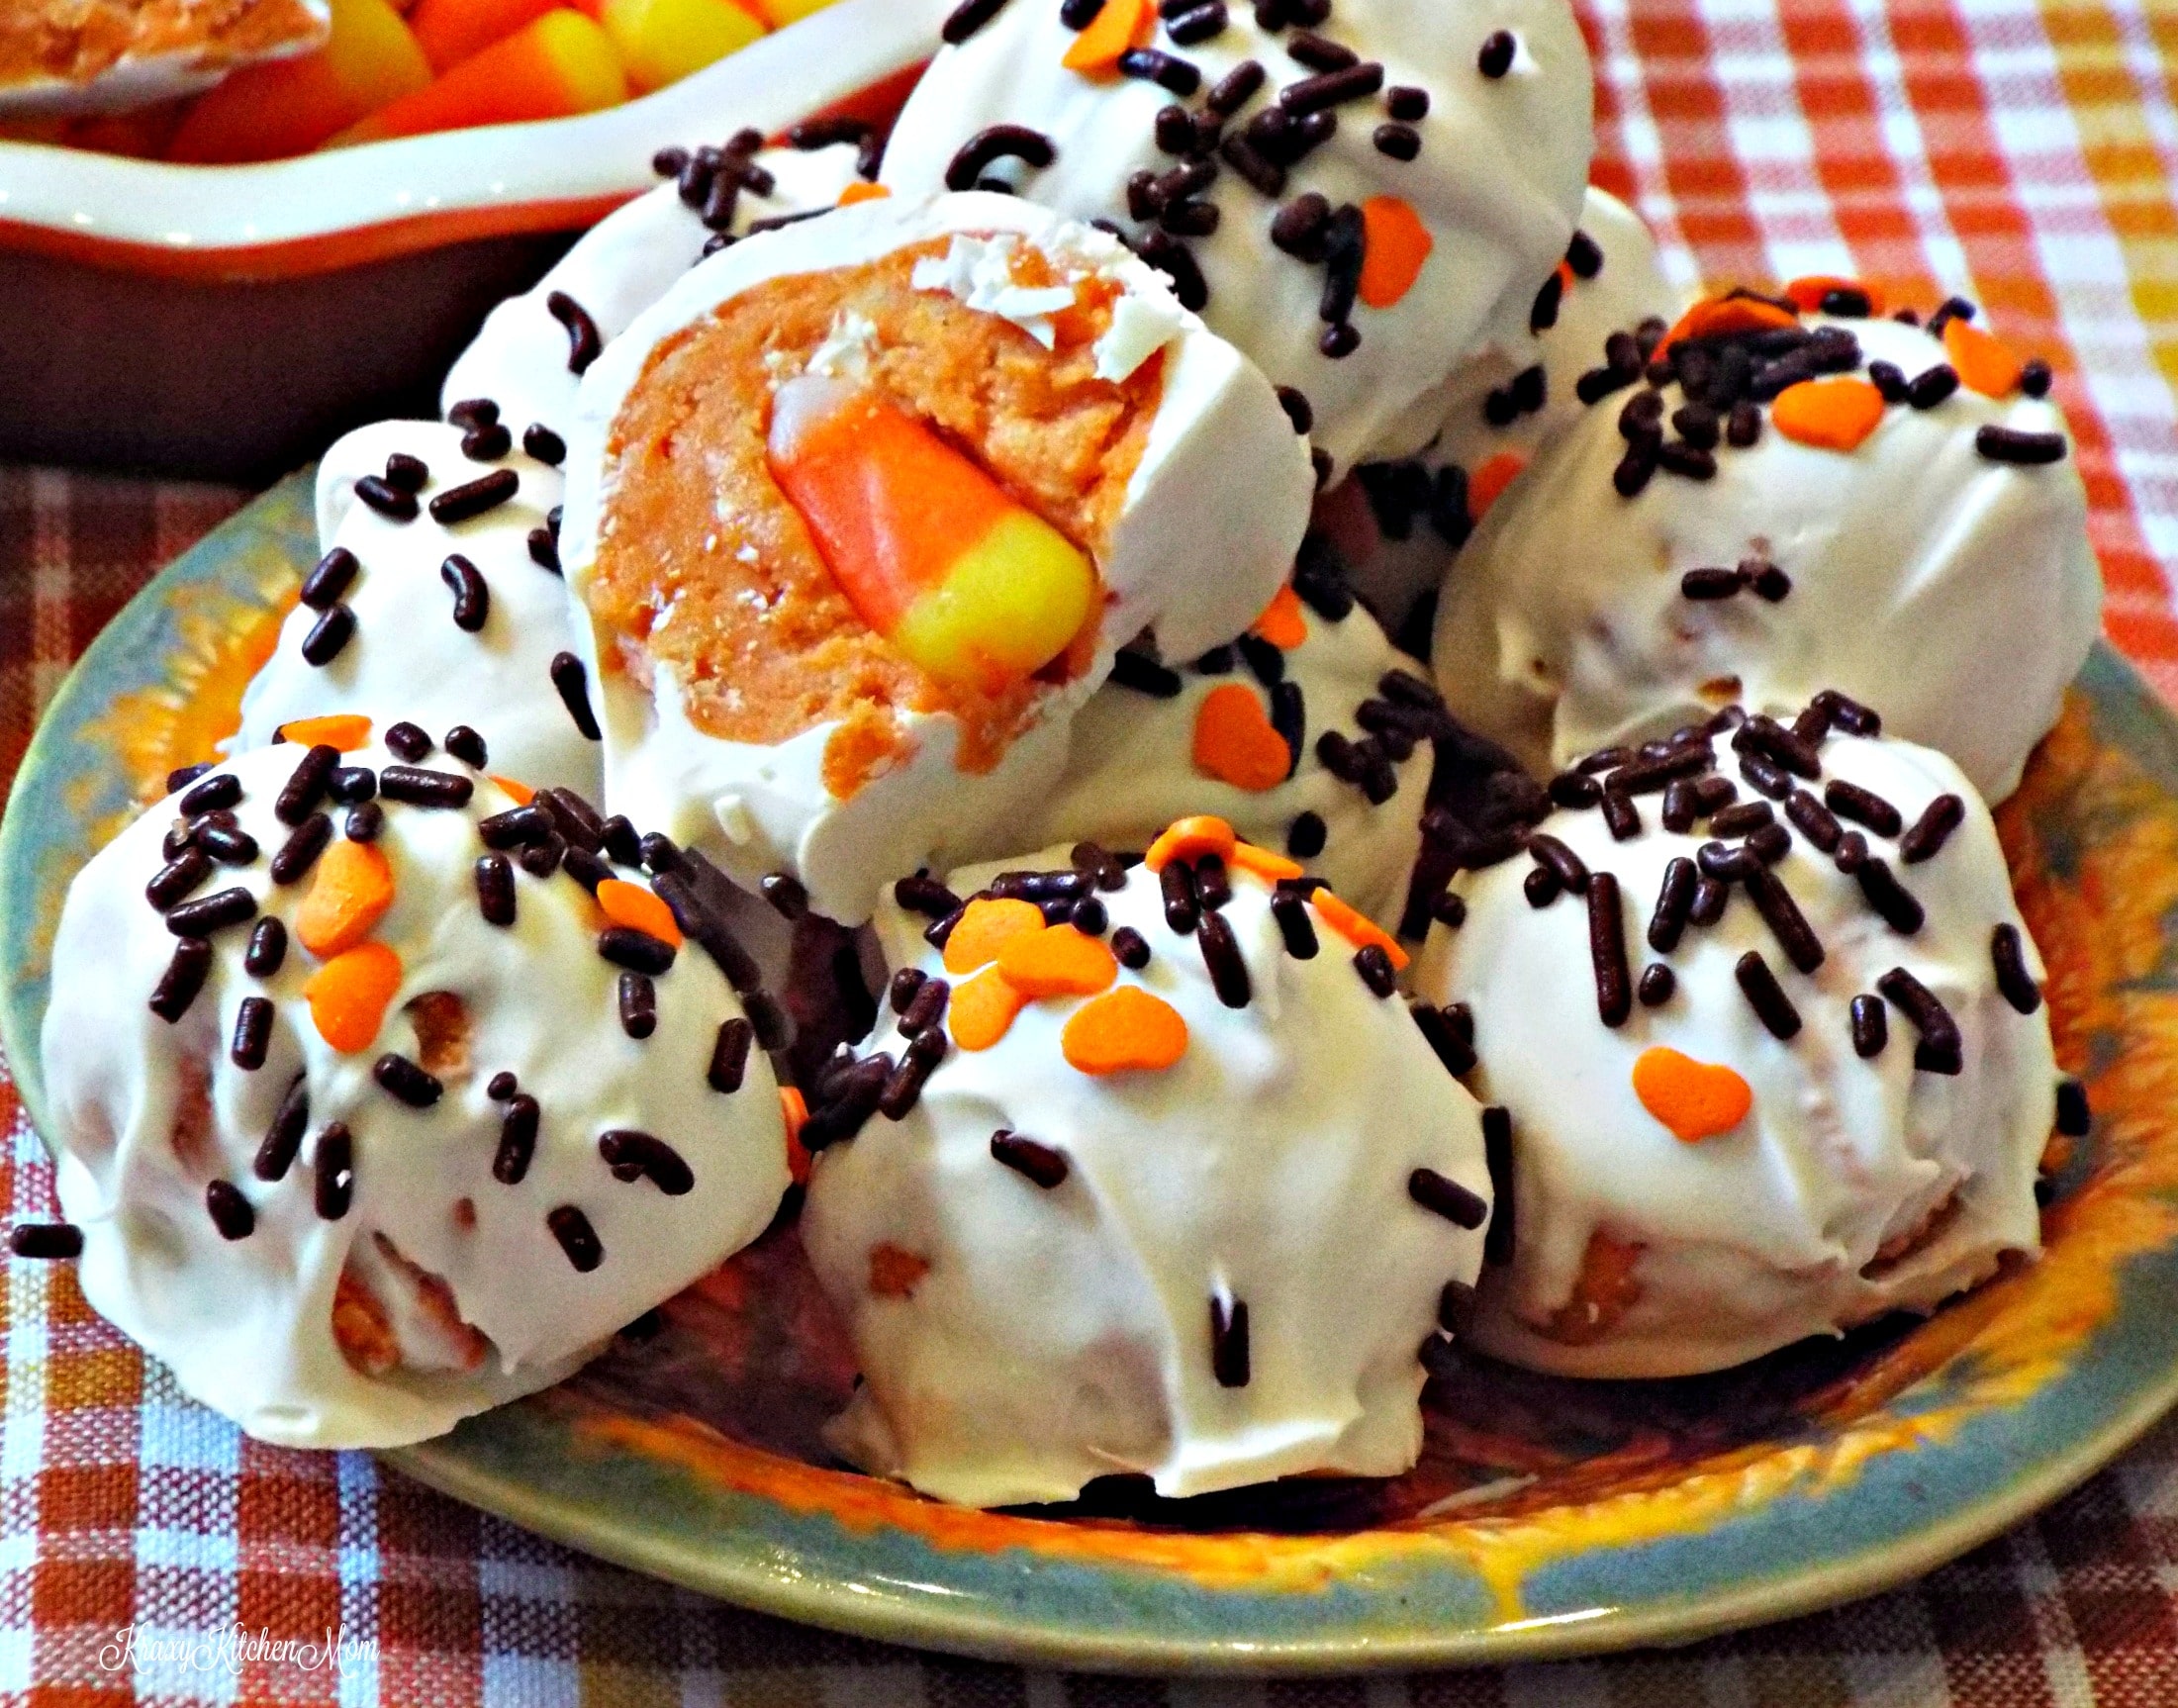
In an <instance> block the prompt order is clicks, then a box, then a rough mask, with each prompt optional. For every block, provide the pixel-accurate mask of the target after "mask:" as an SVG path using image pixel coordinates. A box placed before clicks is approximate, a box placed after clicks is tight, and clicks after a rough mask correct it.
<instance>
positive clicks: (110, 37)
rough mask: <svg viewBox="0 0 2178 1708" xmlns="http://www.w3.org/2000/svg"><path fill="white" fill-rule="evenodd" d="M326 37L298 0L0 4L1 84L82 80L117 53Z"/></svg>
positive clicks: (227, 52) (229, 51) (250, 51)
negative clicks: (54, 79) (49, 78)
mask: <svg viewBox="0 0 2178 1708" xmlns="http://www.w3.org/2000/svg"><path fill="white" fill-rule="evenodd" d="M325 36H326V24H325V22H324V20H322V19H320V18H318V17H315V16H314V15H313V14H312V13H311V12H310V11H309V10H308V9H307V8H306V7H304V6H303V5H301V4H300V3H299V0H212V3H211V4H205V3H203V0H51V3H49V4H44V5H41V4H39V3H37V0H31V4H29V5H27V6H17V5H8V6H0V89H5V88H7V87H9V86H10V85H12V84H21V83H32V82H38V81H41V80H43V79H44V78H47V77H56V78H59V79H60V80H62V81H63V82H69V83H79V84H80V83H88V82H90V81H91V80H92V79H93V78H95V77H98V76H100V75H101V74H103V73H104V72H107V71H110V70H112V69H113V67H114V66H115V65H117V64H118V63H120V61H121V60H123V59H124V58H129V57H132V56H134V57H137V58H145V59H148V58H156V57H158V56H160V55H163V54H168V53H185V52H189V51H191V50H194V51H196V52H197V53H199V54H200V55H201V56H202V57H203V59H204V60H205V61H206V62H207V63H209V64H221V63H225V62H227V61H229V60H243V59H254V58H261V57H262V56H264V55H265V54H267V53H271V52H275V51H277V50H278V49H280V48H282V47H290V46H296V45H315V44H316V43H318V42H320V41H323V40H324V39H325Z"/></svg>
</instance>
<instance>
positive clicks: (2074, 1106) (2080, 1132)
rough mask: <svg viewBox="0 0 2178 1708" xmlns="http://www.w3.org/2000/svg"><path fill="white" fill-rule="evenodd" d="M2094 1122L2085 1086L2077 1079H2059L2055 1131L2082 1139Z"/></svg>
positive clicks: (2072, 1137) (2068, 1136)
mask: <svg viewBox="0 0 2178 1708" xmlns="http://www.w3.org/2000/svg"><path fill="white" fill-rule="evenodd" d="M2094 1124H2095V1118H2094V1111H2093V1110H2092V1109H2090V1108H2089V1107H2088V1103H2087V1088H2086V1087H2085V1086H2083V1085H2081V1084H2080V1082H2079V1081H2077V1080H2059V1081H2058V1082H2057V1131H2058V1132H2060V1133H2062V1134H2063V1135H2064V1136H2065V1137H2066V1138H2068V1139H2084V1138H2085V1137H2087V1135H2088V1132H2089V1130H2090V1129H2091V1128H2092V1127H2093V1126H2094Z"/></svg>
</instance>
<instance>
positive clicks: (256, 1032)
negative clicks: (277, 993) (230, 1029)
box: [227, 996, 272, 1074]
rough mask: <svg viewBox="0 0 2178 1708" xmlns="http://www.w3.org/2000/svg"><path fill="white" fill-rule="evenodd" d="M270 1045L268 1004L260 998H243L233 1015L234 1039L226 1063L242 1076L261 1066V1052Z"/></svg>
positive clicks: (262, 1053)
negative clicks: (231, 1063)
mask: <svg viewBox="0 0 2178 1708" xmlns="http://www.w3.org/2000/svg"><path fill="white" fill-rule="evenodd" d="M271 1043H272V1004H271V1003H270V1002H269V1001H267V1000H266V999H265V998H264V997H262V996H244V997H243V998H242V1003H241V1006H240V1007H239V1008H237V1010H236V1011H235V1036H234V1040H233V1041H232V1042H231V1043H230V1044H229V1045H228V1050H227V1054H228V1059H229V1060H230V1061H232V1062H233V1063H234V1064H235V1066H236V1067H237V1068H239V1069H241V1070H242V1072H243V1073H245V1074H253V1073H255V1072H256V1071H257V1070H258V1069H259V1068H261V1067H263V1066H264V1059H265V1051H266V1050H267V1049H268V1048H269V1047H270V1045H271Z"/></svg>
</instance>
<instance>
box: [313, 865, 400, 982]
mask: <svg viewBox="0 0 2178 1708" xmlns="http://www.w3.org/2000/svg"><path fill="white" fill-rule="evenodd" d="M392 905H393V867H392V865H391V864H390V863H388V861H387V859H386V856H385V854H384V853H383V851H381V850H380V849H379V848H378V846H377V845H376V844H375V843H371V842H347V841H340V842H335V843H334V844H333V845H332V846H331V847H330V848H328V849H327V850H326V851H325V852H324V853H323V854H321V855H319V856H318V865H317V869H316V871H315V872H314V873H313V874H312V876H311V881H310V894H309V895H307V896H305V897H304V898H303V904H302V905H301V906H300V907H298V908H296V909H295V936H296V940H297V941H298V942H300V943H301V944H302V946H303V947H304V948H306V949H308V950H309V951H310V952H311V953H312V954H313V955H316V956H317V957H318V958H319V959H320V960H321V961H330V960H331V958H332V957H333V956H335V955H338V954H340V953H342V952H343V951H345V950H348V949H352V948H354V947H355V945H356V944H358V943H360V942H361V941H362V940H363V939H364V938H365V937H368V936H369V935H370V934H371V932H372V931H373V930H374V929H375V928H376V927H377V924H378V921H379V920H381V919H383V918H384V917H385V916H386V909H387V908H388V907H391V906H392Z"/></svg>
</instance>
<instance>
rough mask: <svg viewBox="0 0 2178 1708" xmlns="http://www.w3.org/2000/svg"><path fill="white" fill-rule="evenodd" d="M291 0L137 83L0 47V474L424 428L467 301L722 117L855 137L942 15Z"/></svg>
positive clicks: (457, 0)
mask: <svg viewBox="0 0 2178 1708" xmlns="http://www.w3.org/2000/svg"><path fill="white" fill-rule="evenodd" d="M260 7H262V8H264V9H267V10H269V0H260ZM242 10H244V11H247V10H248V9H247V8H243V9H242ZM293 10H294V12H295V13H296V17H295V18H293V19H291V20H289V22H290V23H291V24H293V26H294V28H293V29H292V30H290V31H288V32H287V33H286V34H285V36H284V37H282V38H281V39H280V40H279V41H277V42H274V43H270V44H268V45H266V46H265V47H264V49H263V50H262V51H260V52H257V53H255V54H254V55H253V56H248V57H244V56H242V55H241V54H240V51H239V49H238V48H237V49H236V50H234V51H231V52H230V51H226V50H225V49H221V50H219V51H215V49H216V48H219V47H220V45H219V44H217V43H214V44H209V45H206V46H204V47H203V48H202V50H201V51H199V52H197V54H196V56H195V57H194V58H190V57H187V56H179V57H177V55H176V54H175V53H167V54H166V55H165V56H163V57H161V58H158V59H157V60H156V61H155V64H154V65H153V69H155V70H156V71H157V76H156V77H153V76H152V75H151V74H150V72H149V71H147V70H145V69H143V68H142V67H136V68H134V69H132V66H134V64H135V62H134V61H133V60H132V59H130V58H129V57H128V56H126V55H125V56H123V57H122V58H121V59H119V60H118V61H116V62H115V63H114V64H112V65H109V66H107V67H106V68H105V69H104V70H103V71H100V70H99V69H98V68H97V65H96V56H91V55H87V54H79V55H77V56H76V58H75V59H74V60H71V61H70V63H71V64H74V65H76V66H77V68H78V69H79V70H80V71H81V72H82V73H83V76H84V78H85V86H84V87H83V88H81V89H77V88H74V87H72V86H70V87H68V88H65V89H56V88H55V79H54V78H52V77H47V78H45V79H43V80H42V81H38V82H36V83H35V84H34V83H33V82H32V81H31V80H30V79H29V78H28V77H27V76H25V77H20V78H11V75H10V71H9V65H10V63H11V61H10V59H9V57H8V54H7V53H6V51H5V50H4V47H0V296H4V297H5V299H6V301H7V302H8V303H9V305H10V308H11V310H13V311H14V313H12V314H11V316H10V321H9V325H8V326H7V327H6V328H5V329H0V359H4V360H5V361H6V362H7V364H8V368H9V371H10V373H11V375H13V376H15V382H16V383H15V385H14V387H13V390H14V401H15V402H16V403H17V404H18V405H19V407H16V408H12V409H10V410H9V411H7V412H6V420H5V422H4V423H0V456H8V457H17V458H25V459H31V460H46V461H55V462H74V463H90V464H103V465H107V466H124V467H135V468H147V469H156V470H160V471H166V472H175V473H184V474H195V475H210V476H218V477H226V478H230V479H233V478H261V477H264V476H268V475H274V474H278V473H281V472H284V471H285V470H286V469H288V468H291V467H293V466H294V465H295V464H296V463H298V462H301V461H303V460H305V459H307V458H308V457H310V456H311V455H313V454H315V453H316V452H317V451H318V450H319V449H321V448H322V447H323V446H324V445H325V444H326V443H327V442H328V441H329V440H330V439H331V437H333V436H334V435H335V434H337V433H338V432H339V431H340V430H342V429H343V428H345V427H352V426H357V425H360V424H361V423H363V422H367V421H370V420H373V419H377V418H381V417H384V416H388V415H398V414H404V413H406V414H418V413H427V409H426V408H425V407H424V406H426V404H427V400H428V397H429V388H430V386H431V385H432V384H433V383H435V381H436V380H437V378H438V377H439V376H440V375H441V374H443V373H444V371H445V368H446V365H447V363H448V362H449V361H450V360H451V359H452V358H453V356H454V355H455V354H456V353H457V352H458V351H459V350H460V348H461V346H462V345H463V343H464V342H465V341H466V340H467V339H468V337H469V336H470V334H471V333H472V332H474V331H475V329H476V325H477V322H478V321H479V320H480V319H481V318H482V317H483V315H484V313H485V311H486V310H487V309H489V308H490V307H491V305H492V304H493V303H495V302H498V301H499V300H501V299H502V298H504V297H506V296H507V295H508V294H509V293H510V292H515V291H520V290H521V289H523V288H524V287H526V286H527V285H529V284H530V283H532V282H533V281H534V280H535V278H536V277H537V275H538V274H539V273H541V272H542V271H543V270H544V269H545V267H546V266H548V265H549V264H550V263H551V261H552V260H553V258H554V257H555V256H556V255H558V254H559V253H560V252H561V250H562V249H564V247H565V245H566V235H567V234H569V233H573V232H579V231H581V230H582V229H584V228H586V227H588V226H590V225H592V224H593V223H595V222H596V221H597V220H599V219H600V218H602V217H603V216H604V215H606V214H608V213H610V212H611V211H612V210H613V209H614V208H615V207H616V206H617V205H619V204H620V203H621V202H624V201H626V200H627V199H628V198H630V197H631V196H633V195H635V194H637V193H639V192H640V191H642V190H644V189H646V188H648V187H649V186H650V185H651V184H653V183H655V182H656V181H657V180H656V177H655V175H654V173H653V170H652V161H653V157H654V156H655V155H657V154H658V153H659V151H660V150H661V149H665V148H668V147H674V146H679V147H684V148H694V147H696V146H698V145H700V144H705V143H710V142H723V141H724V140H725V139H726V138H727V137H728V136H730V135H731V134H732V133H734V132H735V131H737V130H740V129H743V128H747V127H754V128H755V129H756V130H757V131H758V132H760V133H761V134H762V135H763V136H764V137H766V138H768V139H773V140H776V141H779V142H785V141H786V140H787V134H788V133H789V132H790V131H792V130H793V129H794V128H795V127H797V126H798V125H800V124H802V123H803V122H805V121H807V120H809V119H811V118H812V117H815V118H819V119H821V120H822V121H823V122H825V123H826V124H827V125H829V126H831V127H832V131H833V133H837V132H838V131H839V130H840V129H841V128H842V127H844V128H845V129H846V130H847V131H848V132H850V133H851V134H852V135H855V136H857V137H863V136H876V137H880V138H882V136H883V134H884V132H885V130H886V129H887V128H888V127H889V125H890V123H891V119H892V116H893V114H894V112H895V111H897V109H898V107H899V105H900V101H901V100H902V99H904V97H905V94H906V91H907V88H908V87H909V85H910V84H911V82H912V80H913V76H914V73H915V70H916V68H917V67H918V66H919V65H920V63H921V62H922V61H923V60H925V59H927V58H928V56H929V54H930V53H931V51H932V50H933V48H934V47H936V45H937V41H938V31H939V27H940V25H941V23H942V20H943V16H944V11H945V8H943V7H941V6H938V5H935V4H932V3H930V0H836V3H832V4H823V3H812V0H745V3H744V0H612V3H610V4H608V3H607V0H580V3H579V4H577V3H575V0H569V3H568V4H565V5H559V4H552V3H550V0H412V3H411V4H408V5H401V4H398V3H397V0H329V3H328V4H321V5H316V6H315V8H312V7H306V6H304V5H303V4H301V0H297V4H296V5H295V6H294V8H293ZM261 33H263V34H267V35H270V34H271V31H270V26H269V22H268V23H267V24H266V26H265V28H264V30H263V32H261ZM144 53H145V54H148V48H145V49H144ZM177 91H179V92H177ZM147 98H148V99H149V102H150V104H149V105H141V104H137V103H140V102H142V101H144V100H145V99H147ZM117 104H118V105H117ZM34 109H35V110H34ZM873 169H874V167H873Z"/></svg>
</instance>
